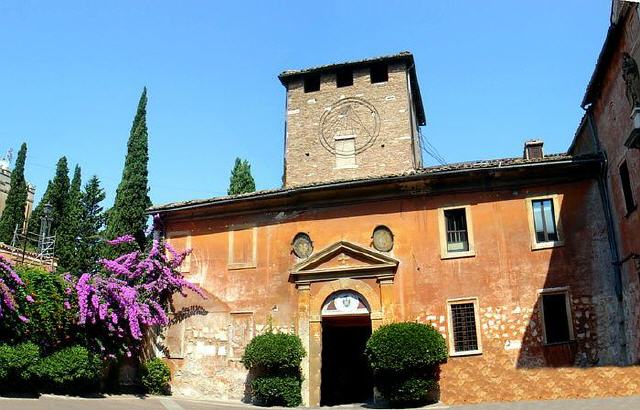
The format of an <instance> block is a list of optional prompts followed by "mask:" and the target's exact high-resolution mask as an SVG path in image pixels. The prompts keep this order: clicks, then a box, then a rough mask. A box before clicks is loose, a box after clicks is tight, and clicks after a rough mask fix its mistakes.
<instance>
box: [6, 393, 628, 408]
mask: <svg viewBox="0 0 640 410" xmlns="http://www.w3.org/2000/svg"><path fill="white" fill-rule="evenodd" d="M363 408H367V407H366V406H362V405H358V404H354V405H343V406H335V407H333V409H337V410H342V409H345V410H350V409H363ZM54 409H55V410H57V409H64V410H67V409H69V410H116V409H117V410H124V409H126V410H205V409H207V410H212V409H220V410H249V409H254V410H255V409H260V408H259V407H254V406H251V405H247V404H243V403H238V402H222V401H205V400H191V399H186V398H180V397H157V396H148V397H137V396H129V395H122V396H107V397H101V398H79V397H68V396H55V395H48V394H45V395H42V396H40V397H39V398H7V397H0V410H54ZM271 409H273V410H277V409H279V408H278V407H272V408H271ZM328 409H329V408H327V407H324V408H323V410H328ZM422 409H425V410H439V409H451V410H542V409H544V410H634V409H637V410H640V396H633V397H617V398H598V399H585V400H547V401H529V402H511V403H488V404H474V405H466V406H447V405H445V404H441V403H437V404H433V405H430V406H425V407H423V408H422Z"/></svg>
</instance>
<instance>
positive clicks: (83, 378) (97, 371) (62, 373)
mask: <svg viewBox="0 0 640 410" xmlns="http://www.w3.org/2000/svg"><path fill="white" fill-rule="evenodd" d="M102 370H103V368H102V361H101V360H100V358H99V357H98V356H96V355H95V354H93V353H91V352H89V351H88V350H87V349H86V348H85V347H82V346H72V347H67V348H65V349H62V350H59V351H57V352H55V353H53V354H51V355H50V356H47V357H45V358H43V359H42V360H40V361H38V362H37V363H36V364H34V365H32V366H31V367H30V368H29V369H28V372H29V373H30V376H31V377H32V378H34V379H35V380H37V381H38V382H39V383H40V385H41V386H42V388H43V389H44V390H52V391H55V392H84V391H92V390H95V389H97V388H98V387H99V384H100V377H101V375H102Z"/></svg>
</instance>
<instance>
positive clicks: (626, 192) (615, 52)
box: [569, 1, 640, 363]
mask: <svg viewBox="0 0 640 410" xmlns="http://www.w3.org/2000/svg"><path fill="white" fill-rule="evenodd" d="M638 61H640V15H639V14H638V4H637V3H631V2H625V1H614V2H613V6H612V11H611V26H610V27H609V31H608V33H607V37H606V39H605V43H604V45H603V47H602V51H601V52H600V56H599V57H598V61H597V63H596V68H595V70H594V72H593V75H592V77H591V80H590V81H589V85H588V87H587V91H586V93H585V96H584V99H583V101H582V107H583V108H584V110H585V115H584V117H583V119H582V122H581V124H580V127H579V128H578V131H577V133H576V136H575V138H574V141H573V143H572V144H571V147H570V148H569V153H570V154H574V155H580V154H584V153H599V154H601V155H602V156H603V158H604V162H603V166H602V170H601V174H600V178H599V183H600V184H601V192H602V195H603V196H604V197H605V200H606V203H607V209H606V213H607V215H608V217H609V223H610V225H611V228H610V230H612V231H613V232H614V234H613V235H611V238H610V239H611V241H612V243H611V245H610V246H611V249H612V253H613V262H612V263H613V265H612V266H613V268H614V269H615V271H616V272H615V275H616V294H617V298H618V299H619V302H620V304H621V306H622V309H623V312H624V317H623V319H624V323H625V333H626V337H625V338H624V340H625V341H626V343H627V344H628V346H627V352H628V355H629V356H628V360H629V362H631V363H638V362H639V361H640V214H639V212H638V210H637V204H638V201H639V200H640V73H639V72H638Z"/></svg>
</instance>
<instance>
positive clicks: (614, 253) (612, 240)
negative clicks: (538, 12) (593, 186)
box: [583, 105, 629, 364]
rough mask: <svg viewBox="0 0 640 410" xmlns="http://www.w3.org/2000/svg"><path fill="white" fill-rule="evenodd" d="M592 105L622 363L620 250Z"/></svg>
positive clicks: (591, 121)
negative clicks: (600, 159) (600, 165)
mask: <svg viewBox="0 0 640 410" xmlns="http://www.w3.org/2000/svg"><path fill="white" fill-rule="evenodd" d="M592 108H593V105H589V106H587V107H583V109H584V110H585V111H586V115H587V123H588V124H589V130H590V131H591V137H592V138H593V143H594V146H595V148H596V152H599V153H601V154H602V156H603V158H604V161H603V163H602V167H601V169H600V173H599V175H598V179H597V180H598V191H599V192H600V200H601V202H602V208H603V210H604V217H605V221H606V224H607V237H608V242H609V251H610V252H611V258H612V259H613V262H612V268H613V276H614V278H613V279H614V283H613V284H614V290H615V294H616V299H617V301H618V306H617V307H618V317H619V322H618V327H619V329H618V331H619V332H620V335H621V336H622V338H621V340H622V343H621V344H620V347H621V352H620V359H621V360H622V362H623V363H625V364H626V363H628V362H629V352H628V350H627V349H628V346H627V339H626V337H627V333H626V323H625V315H624V303H623V292H622V291H623V289H622V288H623V285H622V269H621V265H620V251H619V248H618V240H617V236H616V235H617V232H616V229H615V223H614V220H613V211H612V209H611V196H610V194H609V192H610V191H609V182H608V180H607V170H608V165H609V162H608V158H607V152H606V151H605V150H603V149H602V145H601V143H600V138H599V136H598V129H597V127H596V125H595V120H594V117H593V109H592Z"/></svg>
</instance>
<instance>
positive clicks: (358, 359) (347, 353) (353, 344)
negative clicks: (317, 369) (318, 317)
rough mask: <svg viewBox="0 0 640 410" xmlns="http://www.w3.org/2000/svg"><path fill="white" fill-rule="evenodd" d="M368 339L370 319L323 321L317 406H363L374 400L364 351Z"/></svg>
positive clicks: (328, 318)
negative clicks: (320, 377)
mask: <svg viewBox="0 0 640 410" xmlns="http://www.w3.org/2000/svg"><path fill="white" fill-rule="evenodd" d="M369 336H371V320H370V319H369V316H337V317H326V316H325V317H323V318H322V384H321V386H320V404H321V405H323V406H333V405H336V404H345V403H363V402H367V401H370V400H371V398H372V397H373V381H372V377H371V370H370V369H369V365H368V364H367V360H366V358H365V356H364V349H365V345H366V343H367V340H369Z"/></svg>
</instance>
